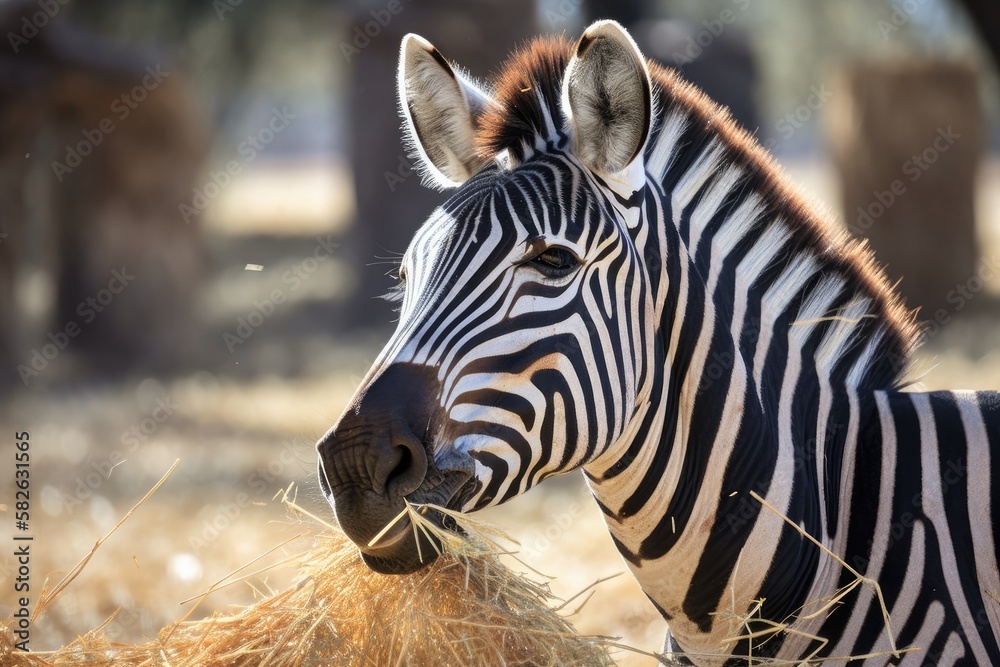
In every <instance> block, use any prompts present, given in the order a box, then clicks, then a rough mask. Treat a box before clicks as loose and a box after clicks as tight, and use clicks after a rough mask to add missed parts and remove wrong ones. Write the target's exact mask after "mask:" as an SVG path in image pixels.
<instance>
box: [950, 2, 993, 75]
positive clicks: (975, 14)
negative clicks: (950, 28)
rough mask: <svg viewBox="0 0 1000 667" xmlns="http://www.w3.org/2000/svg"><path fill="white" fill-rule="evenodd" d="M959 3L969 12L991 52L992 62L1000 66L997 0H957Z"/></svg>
mask: <svg viewBox="0 0 1000 667" xmlns="http://www.w3.org/2000/svg"><path fill="white" fill-rule="evenodd" d="M959 4H961V5H962V6H963V7H965V11H967V12H968V13H969V18H971V19H972V23H973V25H975V26H976V29H977V30H979V36H980V37H982V38H983V42H985V43H986V46H987V48H988V49H989V50H990V53H992V54H993V62H994V63H996V66H997V68H1000V3H998V2H997V0H959Z"/></svg>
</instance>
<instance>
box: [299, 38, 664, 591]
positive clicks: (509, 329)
mask: <svg viewBox="0 0 1000 667" xmlns="http://www.w3.org/2000/svg"><path fill="white" fill-rule="evenodd" d="M527 63H530V64H531V66H530V67H527V66H526V65H527ZM539 72H541V73H544V76H539V75H538V73H539ZM398 85H399V98H400V105H401V109H402V115H403V117H404V119H405V128H406V130H407V133H408V137H409V140H410V142H411V148H412V152H413V153H414V155H415V156H416V159H417V161H418V163H419V164H420V166H421V168H422V170H423V173H424V177H425V180H426V181H429V182H430V183H431V184H434V185H437V186H439V187H451V188H457V189H456V190H455V192H454V194H453V195H452V196H451V197H450V199H449V200H448V201H447V202H446V203H445V204H444V205H443V206H442V207H440V208H439V209H437V210H436V211H435V212H434V213H433V214H432V215H431V217H430V219H428V220H427V221H426V223H425V224H424V225H423V226H422V227H421V228H420V230H419V231H418V232H417V234H416V236H415V238H414V239H413V241H412V243H411V245H410V247H409V248H408V249H407V251H406V253H405V255H404V257H403V259H402V263H401V265H400V267H399V286H398V289H397V292H396V294H395V297H396V298H398V300H399V303H400V316H399V323H398V327H397V329H396V332H395V334H394V335H393V336H392V338H391V339H390V340H389V342H388V344H387V345H386V347H385V349H384V350H383V351H382V353H381V355H380V356H379V358H378V359H377V361H376V362H375V364H374V365H373V367H372V369H371V370H370V371H369V373H368V375H367V377H366V378H365V379H364V380H363V382H362V383H361V386H360V387H359V389H358V390H357V393H356V394H355V396H354V398H353V399H352V401H351V403H350V405H349V406H348V408H347V409H346V410H345V412H344V414H343V416H341V418H340V420H339V421H338V422H337V423H336V425H335V426H334V427H333V428H332V429H331V430H330V431H329V432H328V433H327V434H326V435H325V436H324V437H323V438H322V439H321V440H320V442H319V444H318V450H319V454H320V459H319V460H320V465H319V477H320V482H321V485H322V487H323V489H324V492H325V493H326V495H327V496H328V498H329V499H330V501H331V502H332V503H333V505H334V509H335V512H336V515H337V518H338V520H339V522H340V525H341V527H342V528H343V530H344V531H345V532H346V533H347V535H348V536H349V537H350V538H351V539H352V540H353V541H354V542H355V543H356V544H358V546H359V547H360V549H361V551H362V555H363V557H364V559H365V561H366V562H367V563H368V564H369V565H370V566H371V567H373V568H374V569H376V570H380V571H385V572H408V571H412V570H415V569H418V568H419V567H421V565H422V564H425V563H426V562H428V561H429V559H430V558H431V557H433V555H434V550H433V549H432V548H430V545H429V544H423V545H418V543H417V540H418V539H420V540H423V539H425V538H424V537H423V536H420V537H418V536H417V535H416V533H418V532H420V531H415V530H411V527H410V526H409V522H408V521H405V520H404V521H400V522H398V524H397V525H395V526H394V528H393V529H392V530H390V531H389V532H388V533H387V534H384V535H378V534H379V532H380V531H381V529H382V528H383V527H384V526H386V525H387V524H389V523H390V522H391V521H392V519H393V518H394V517H396V516H397V515H398V514H399V513H400V512H401V510H402V509H403V508H404V503H405V501H407V500H408V501H410V502H413V503H430V504H436V505H441V506H446V507H449V508H451V509H455V510H460V511H473V510H478V509H481V508H484V507H487V506H489V505H494V504H499V503H502V502H504V501H506V500H508V499H510V498H512V497H514V496H516V495H518V494H521V493H523V492H524V491H526V490H527V489H529V488H531V487H532V486H533V485H535V484H536V483H538V482H539V481H541V480H543V479H545V478H546V477H549V476H551V475H555V474H558V473H563V472H568V471H571V470H574V469H577V468H580V467H582V466H584V465H586V464H588V463H591V462H593V461H594V460H595V459H597V457H599V456H600V455H601V454H602V452H604V451H605V450H606V449H608V447H609V446H610V445H611V443H613V442H615V441H616V440H619V439H621V438H623V437H626V434H627V431H628V429H629V424H630V421H631V419H632V416H633V414H634V412H635V410H636V407H637V405H638V404H640V403H641V402H642V401H643V400H644V398H643V397H644V392H645V391H647V390H648V384H649V379H648V376H649V375H650V369H649V364H650V359H651V357H652V355H653V349H652V348H653V345H654V340H653V339H654V338H655V336H654V335H653V331H654V322H653V320H654V316H655V312H654V311H655V307H654V303H653V298H652V290H651V288H650V281H651V280H659V279H660V273H661V271H662V268H661V267H660V265H659V264H653V263H650V262H647V261H646V259H647V256H648V255H649V253H650V250H649V248H650V247H651V246H653V245H655V242H656V240H655V239H650V238H648V237H649V236H650V235H651V232H650V230H649V229H647V227H646V225H645V224H644V218H645V212H644V211H645V209H644V206H643V204H644V203H645V202H646V200H645V197H646V193H647V190H648V188H647V183H646V175H645V169H644V157H643V148H644V146H645V145H646V142H647V138H648V136H649V134H650V130H651V128H650V123H651V120H650V119H651V117H652V89H651V83H650V75H649V71H648V70H647V65H646V63H645V60H644V58H643V57H642V55H641V54H640V53H639V51H638V49H637V47H636V46H635V43H634V42H633V41H632V39H631V38H630V37H629V36H628V34H627V33H626V32H625V31H624V30H623V29H622V28H621V27H620V26H619V25H618V24H616V23H614V22H611V21H602V22H599V23H596V24H594V25H592V26H591V27H590V28H589V29H588V30H587V31H586V32H585V33H584V35H583V36H582V37H581V39H580V40H579V42H578V43H577V44H576V46H575V48H573V47H572V46H568V45H565V44H560V43H557V42H553V41H540V42H536V43H535V44H534V45H532V46H530V47H529V48H528V49H527V50H526V51H525V52H522V53H521V54H518V55H516V56H514V57H513V59H512V60H511V62H510V63H509V64H508V66H507V67H506V68H505V73H504V75H503V76H502V77H501V79H500V80H499V81H497V82H496V87H495V89H494V93H493V94H490V93H488V92H486V91H485V90H483V89H481V88H479V87H477V86H476V85H475V84H474V83H473V82H471V81H470V80H469V79H468V78H467V77H466V76H465V75H464V74H463V73H461V72H460V71H458V70H456V69H455V68H453V67H452V66H451V65H450V64H449V63H448V61H447V60H445V58H444V57H442V56H441V54H440V53H439V52H438V51H437V50H436V49H435V48H434V47H433V46H432V45H431V44H430V43H428V42H427V41H425V40H424V39H422V38H420V37H418V36H416V35H408V36H407V37H406V38H405V39H404V40H403V44H402V49H401V56H400V65H399V77H398ZM652 235H653V236H655V234H652ZM655 254H656V256H657V258H658V253H655ZM657 261H658V260H657ZM653 274H655V276H654V275H653ZM434 514H435V513H434V512H430V515H431V516H433V515H434ZM436 520H438V521H442V519H441V517H438V518H437V519H436ZM376 536H378V539H377V540H374V543H373V538H375V537H376ZM421 546H422V548H421ZM418 554H421V555H422V556H421V555H418ZM421 559H422V560H423V561H424V562H423V563H422V562H421Z"/></svg>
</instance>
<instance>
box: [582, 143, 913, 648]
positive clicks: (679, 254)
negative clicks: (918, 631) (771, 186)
mask: <svg viewBox="0 0 1000 667" xmlns="http://www.w3.org/2000/svg"><path fill="white" fill-rule="evenodd" d="M668 130H669V128H665V129H663V130H661V132H660V135H659V136H658V137H656V138H654V145H653V148H652V149H651V150H650V151H649V155H648V161H647V164H648V166H649V172H650V174H651V180H650V183H649V188H648V190H649V192H648V194H647V197H646V201H645V211H644V214H645V218H646V221H647V224H649V225H650V226H651V229H655V230H656V232H657V233H656V234H648V244H649V245H647V247H646V248H645V253H644V254H645V256H646V257H651V256H654V257H660V258H661V259H662V266H661V267H656V268H659V270H658V271H656V270H652V271H651V272H650V276H649V281H650V286H649V287H650V292H651V293H652V294H655V295H656V297H655V299H654V304H655V311H656V313H655V317H656V321H657V322H658V330H657V336H656V337H655V347H656V349H655V351H654V357H655V361H654V363H653V367H654V369H655V372H654V373H652V374H651V376H650V386H649V387H648V388H647V391H646V392H645V393H644V394H642V395H644V396H648V400H647V401H645V402H644V403H641V404H640V405H638V406H637V409H636V413H635V415H634V417H633V419H632V421H631V422H630V424H629V428H627V429H626V431H625V433H624V435H623V436H622V437H621V438H620V439H619V440H618V441H617V442H616V443H615V444H614V445H613V446H612V447H611V448H610V449H609V450H608V451H607V452H605V453H604V454H603V455H602V456H601V457H599V459H597V460H595V461H594V462H593V463H591V464H590V465H589V466H587V469H586V470H587V474H588V478H589V480H590V484H591V488H592V490H593V492H594V495H595V498H596V499H597V501H598V503H599V504H600V506H601V508H602V511H603V512H604V514H605V517H606V521H607V523H608V527H609V529H610V531H611V533H612V536H613V537H614V539H615V542H616V545H617V547H618V549H619V551H620V552H621V553H622V555H623V556H624V558H625V559H626V561H627V562H628V563H629V566H630V568H631V569H632V571H633V573H634V574H635V576H636V577H637V578H638V579H639V581H640V583H641V585H642V587H643V589H644V591H646V592H647V594H648V595H649V596H650V597H651V599H652V600H653V601H654V603H655V604H656V605H657V606H658V607H659V608H660V610H661V612H662V613H663V614H664V616H665V617H666V618H667V619H668V620H669V621H670V626H671V632H672V633H673V635H674V636H675V637H676V638H677V640H678V643H679V644H680V646H682V647H683V648H684V649H685V650H687V651H699V650H701V651H706V652H719V651H732V650H733V649H735V648H736V643H735V642H732V641H730V642H728V643H726V642H723V641H722V640H723V639H726V638H733V637H737V636H739V635H741V634H744V633H745V627H744V626H743V619H744V618H745V616H746V614H747V612H748V610H749V608H750V607H751V606H752V605H753V604H754V603H753V601H754V600H757V599H759V598H761V597H766V598H767V600H766V602H765V603H764V607H763V608H762V609H761V610H760V611H761V613H760V615H761V616H762V617H764V618H770V619H775V620H779V621H780V620H782V619H783V618H785V617H786V616H787V615H788V614H790V613H792V612H793V611H795V610H796V609H797V605H799V604H801V602H802V601H803V599H804V598H805V596H806V594H807V593H808V592H809V589H810V587H811V586H812V585H813V582H815V581H817V580H818V579H820V578H823V579H824V581H825V580H826V579H831V578H833V577H835V574H836V573H835V572H833V571H830V572H827V571H826V569H825V568H826V565H827V564H824V563H820V558H819V556H820V551H819V550H818V549H816V548H815V547H814V546H813V545H811V544H808V543H806V542H805V541H804V540H803V539H802V538H801V535H799V534H798V533H797V532H796V531H794V530H793V529H791V528H790V526H789V524H788V522H789V521H790V522H791V523H794V524H796V525H799V526H801V527H802V528H803V529H804V530H805V531H807V532H808V533H809V534H811V535H813V536H814V537H816V538H817V539H820V540H821V541H822V542H824V543H826V544H831V539H832V538H831V537H830V536H831V535H835V533H836V530H837V524H838V520H837V517H838V512H839V504H838V498H839V493H838V490H839V485H840V480H841V477H842V475H843V471H844V470H845V469H849V468H850V466H851V465H852V461H851V460H850V459H851V458H852V457H853V454H850V453H848V454H846V456H845V452H847V451H848V449H849V446H848V445H849V444H851V443H853V442H854V441H853V439H852V435H851V429H852V428H853V429H855V431H854V435H855V436H856V427H857V423H858V416H857V399H856V396H857V393H858V391H859V388H864V390H865V391H868V390H870V389H871V388H873V387H879V386H880V384H881V385H882V386H885V387H890V386H892V385H893V383H894V382H895V381H896V378H897V376H898V375H899V372H900V365H899V363H898V360H899V358H900V355H899V354H898V352H897V351H898V350H905V349H906V346H905V345H904V344H901V343H900V341H899V339H898V337H897V335H896V333H894V332H892V331H890V330H889V327H888V325H887V323H886V321H885V318H884V309H885V307H886V305H885V304H886V298H887V297H885V295H881V296H880V295H878V294H873V293H872V292H871V290H870V289H869V287H868V286H866V285H864V284H863V283H862V282H861V281H860V280H859V279H858V277H857V276H856V275H855V274H854V273H852V271H856V267H853V266H852V265H850V264H847V265H845V264H844V263H843V262H840V261H839V260H838V259H837V256H834V255H831V254H830V253H829V252H828V251H827V250H824V249H822V248H818V247H816V245H815V244H809V243H807V242H806V240H808V239H804V238H803V237H802V234H801V230H799V229H797V227H796V225H797V224H801V223H800V222H799V221H797V220H796V219H795V217H794V211H785V210H782V209H781V208H780V207H776V206H775V203H774V201H772V200H769V199H768V195H767V194H766V193H765V192H762V191H761V190H760V189H759V188H757V187H755V183H757V178H756V176H755V175H754V174H750V173H748V172H746V171H745V170H741V169H740V168H739V167H737V166H732V164H731V163H730V162H728V161H727V160H726V159H725V155H724V151H722V149H721V147H720V146H719V145H718V144H717V143H712V142H702V143H700V144H699V143H698V142H697V141H694V140H689V141H681V140H680V135H678V136H676V137H674V138H673V139H670V138H669V136H667V137H666V138H664V133H667V134H668V135H669V132H668ZM675 134H676V133H675ZM658 142H666V143H668V144H671V145H674V144H676V145H686V146H689V147H695V148H691V149H689V152H691V153H692V154H683V155H674V156H673V157H671V158H670V159H667V158H661V157H658V155H659V154H660V152H661V143H658ZM698 146H700V148H697V147H698ZM667 165H670V166H669V168H667ZM727 165H730V166H727ZM659 167H662V169H663V172H662V175H661V174H660V173H659V172H657V169H658V168H659ZM894 353H896V356H895V357H894V356H893V354H894ZM751 491H753V492H755V493H756V494H758V495H759V496H760V497H763V498H765V499H766V501H767V502H768V504H769V505H771V506H772V507H773V508H774V510H775V511H771V510H765V509H763V507H762V505H761V503H760V502H759V501H757V500H756V499H754V498H753V497H752V496H751V495H750V492H751ZM786 520H787V521H786ZM774 563H787V564H794V567H791V568H789V567H784V566H783V567H782V568H772V564H774ZM813 587H814V588H815V586H813ZM820 587H822V586H820Z"/></svg>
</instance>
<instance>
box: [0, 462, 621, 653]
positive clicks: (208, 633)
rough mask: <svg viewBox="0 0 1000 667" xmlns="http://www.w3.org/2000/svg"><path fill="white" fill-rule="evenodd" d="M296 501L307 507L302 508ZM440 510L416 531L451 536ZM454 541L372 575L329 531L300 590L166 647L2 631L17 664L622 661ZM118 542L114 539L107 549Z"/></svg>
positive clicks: (171, 631)
mask: <svg viewBox="0 0 1000 667" xmlns="http://www.w3.org/2000/svg"><path fill="white" fill-rule="evenodd" d="M162 481H163V480H161V483H162ZM146 497H148V494H147V496H146ZM144 500H145V498H144ZM139 504H141V502H140V503H139ZM139 504H137V505H136V507H135V508H133V510H132V511H135V509H137V508H138V506H139ZM290 505H291V506H292V507H293V508H297V506H295V505H294V503H290ZM428 511H429V508H425V507H414V506H410V507H409V508H408V513H409V514H411V516H412V517H415V518H416V520H414V521H413V525H414V526H415V528H414V529H415V530H418V529H419V530H425V531H433V532H435V534H439V533H438V532H437V531H439V530H440V529H438V528H437V527H436V526H434V524H432V523H430V522H429V521H427V519H426V517H425V514H426V513H427V512H428ZM442 536H443V537H447V538H448V539H447V540H445V541H444V549H443V554H442V555H441V557H440V558H438V559H437V560H436V561H435V562H434V563H433V564H432V565H431V566H429V567H428V568H426V569H425V570H422V571H420V572H418V573H415V574H411V575H406V576H386V575H380V574H377V573H375V572H372V571H371V570H369V569H368V567H367V566H365V565H364V563H362V562H361V559H360V558H359V557H358V552H357V548H356V547H354V545H352V544H350V543H349V542H348V541H347V540H346V539H345V538H344V537H343V536H342V534H340V533H339V531H334V530H328V531H324V532H323V533H322V534H321V535H319V536H318V537H316V538H315V540H314V542H313V544H312V547H311V548H310V549H309V550H308V551H307V552H306V553H305V554H303V555H302V556H300V557H299V563H300V572H301V576H300V579H299V581H298V583H297V584H296V585H294V586H293V587H291V588H289V589H288V590H285V591H282V592H279V593H277V594H274V595H272V596H270V597H267V598H265V599H263V600H260V601H259V602H256V603H255V604H252V605H250V606H248V607H246V608H244V609H243V610H242V611H240V612H239V613H235V614H221V613H217V614H216V615H214V616H212V617H211V618H207V619H203V620H199V621H184V620H182V621H181V622H178V623H176V624H173V625H171V626H168V627H166V628H164V629H163V630H162V631H161V632H160V633H159V636H158V637H157V638H156V639H155V640H153V641H150V642H148V643H145V644H142V645H139V646H128V645H123V644H118V643H113V642H111V641H109V640H108V639H107V638H106V637H105V635H104V633H103V631H102V630H103V626H102V627H98V628H96V629H94V630H92V631H90V632H88V633H87V634H86V635H84V636H82V637H79V638H78V639H77V640H76V641H74V642H73V643H71V644H69V645H68V646H65V647H63V648H62V649H59V650H57V651H51V652H44V653H21V652H14V651H13V639H12V636H11V634H10V633H9V631H7V630H6V629H2V630H0V664H2V665H5V666H10V667H38V666H41V665H115V666H122V667H140V666H142V667H147V666H150V667H151V666H154V665H155V666H164V667H182V666H192V667H193V666H198V667H212V666H216V665H218V666H222V665H226V666H227V667H228V666H237V667H238V666H244V665H245V666H250V665H253V666H255V667H256V666H260V667H264V666H268V667H292V666H299V665H336V666H341V665H343V666H354V665H357V666H358V667H361V666H365V667H368V666H371V667H396V666H403V665H408V666H418V665H428V666H431V665H433V666H435V667H437V666H439V665H440V666H447V665H456V666H463V667H465V666H476V665H490V666H493V665H509V666H515V665H522V666H525V667H527V666H529V665H530V666H536V665H552V666H556V665H567V666H569V665H572V666H574V667H575V666H577V665H595V666H602V667H603V666H605V665H613V664H614V663H613V661H612V660H611V658H610V657H609V654H608V641H607V639H606V638H601V637H583V636H580V635H578V634H577V633H576V632H575V630H574V629H573V627H572V626H571V625H570V623H569V622H568V621H567V620H566V618H565V617H563V616H561V615H560V614H559V613H557V611H556V610H555V609H553V608H552V606H551V603H552V601H553V597H552V595H551V593H550V592H549V589H548V587H547V586H545V585H543V584H539V583H537V582H535V581H533V580H531V579H529V578H526V577H524V576H522V575H520V574H517V573H515V572H513V571H512V570H510V569H509V568H507V567H506V566H505V565H503V564H502V563H501V562H500V560H499V557H498V553H497V552H496V550H495V549H494V548H492V547H489V546H488V545H487V544H486V543H484V542H483V541H481V540H477V539H475V538H473V539H472V540H471V541H459V540H456V539H455V538H454V537H452V534H450V533H448V534H447V535H442ZM108 537H110V534H109V535H107V536H105V537H104V538H102V540H101V541H100V542H99V543H98V546H100V544H101V543H103V541H104V540H106V539H107V538H108ZM477 544H478V545H479V546H476V545H477ZM279 546H281V545H279ZM95 550H96V547H95ZM265 555H266V554H265ZM92 556H93V553H91V554H89V555H88V556H87V558H86V559H85V561H89V560H90V559H91V557H92ZM259 560H260V559H255V561H254V563H249V564H248V565H247V566H244V568H241V571H242V570H247V569H251V567H252V566H253V565H254V564H255V563H256V562H257V561H259ZM84 564H85V562H84V563H81V565H80V566H79V567H78V568H75V569H74V571H73V572H72V573H71V574H72V577H76V576H78V575H79V574H80V571H81V570H82V566H83V565H84ZM238 572H240V571H237V573H238ZM237 573H234V574H237ZM231 576H232V575H231ZM250 576H253V573H251V574H248V575H242V576H241V577H240V578H239V579H237V581H239V580H244V579H247V578H248V577H250ZM72 577H71V578H70V579H69V580H68V581H64V582H60V584H59V585H58V586H56V588H55V589H54V592H57V591H61V590H64V589H65V588H66V586H68V585H69V584H70V583H72ZM228 579H230V578H229V577H227V580H228ZM229 583H233V581H229V582H228V583H226V580H223V582H219V584H216V585H215V586H213V587H211V588H210V589H209V590H208V591H207V592H206V593H205V595H208V594H209V593H211V592H212V591H214V590H217V589H218V588H220V587H222V586H223V585H229ZM203 597H204V596H202V598H203ZM46 602H47V605H51V604H53V603H54V596H52V595H49V596H48V598H47V599H46ZM199 602H200V599H199ZM189 614H190V612H189ZM111 620H112V619H108V621H107V622H106V623H105V624H104V625H107V623H108V622H110V621H111Z"/></svg>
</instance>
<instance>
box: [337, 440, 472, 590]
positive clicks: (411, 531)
mask: <svg viewBox="0 0 1000 667" xmlns="http://www.w3.org/2000/svg"><path fill="white" fill-rule="evenodd" d="M319 473H320V474H319V477H320V486H321V487H322V488H323V492H324V494H325V495H326V497H327V500H328V501H329V502H330V505H331V506H332V507H333V511H334V514H335V516H336V518H337V523H338V524H339V525H340V528H341V529H342V530H343V531H344V534H345V535H347V537H348V538H349V539H350V540H351V541H352V542H353V543H354V544H355V545H356V546H357V547H358V550H359V551H360V553H361V559H362V560H363V561H364V563H365V564H366V565H367V566H368V567H370V568H371V569H372V570H375V571H376V572H381V573H382V574H409V573H412V572H416V571H417V570H420V569H422V568H424V567H426V566H428V565H430V564H431V563H433V562H434V560H435V559H436V558H437V556H438V554H439V553H440V551H441V548H442V545H441V541H440V540H439V539H438V538H437V537H435V536H434V535H433V531H428V530H422V529H420V528H418V527H417V526H415V525H414V524H413V521H412V520H411V519H410V517H409V516H407V515H406V514H405V513H404V509H405V508H406V503H407V502H409V503H410V505H411V506H412V507H413V511H415V512H420V513H421V516H422V520H424V521H427V522H429V523H432V524H434V525H435V526H436V527H437V528H440V529H443V530H450V531H453V532H457V533H461V532H462V530H461V528H460V527H459V525H458V524H457V523H456V522H455V520H454V519H453V518H451V517H450V516H448V515H446V514H443V513H442V512H439V511H435V510H434V509H433V506H438V507H444V508H447V509H449V510H456V511H457V510H459V508H460V506H461V505H460V502H461V501H460V498H461V497H463V495H464V494H463V489H465V488H466V487H467V482H468V481H469V478H470V476H471V473H469V472H466V471H464V470H449V471H437V470H434V471H433V472H430V473H429V474H428V476H427V477H426V478H425V479H424V483H423V484H421V486H420V487H419V488H417V489H416V490H415V491H413V492H412V493H410V494H407V495H406V496H405V497H404V496H403V495H387V494H381V493H376V492H373V491H372V490H370V489H363V488H361V487H359V486H357V485H346V486H341V487H340V488H336V489H331V488H330V487H329V485H328V483H327V482H326V481H325V480H326V479H327V474H326V472H325V470H324V468H323V461H322V459H321V460H320V471H319Z"/></svg>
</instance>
